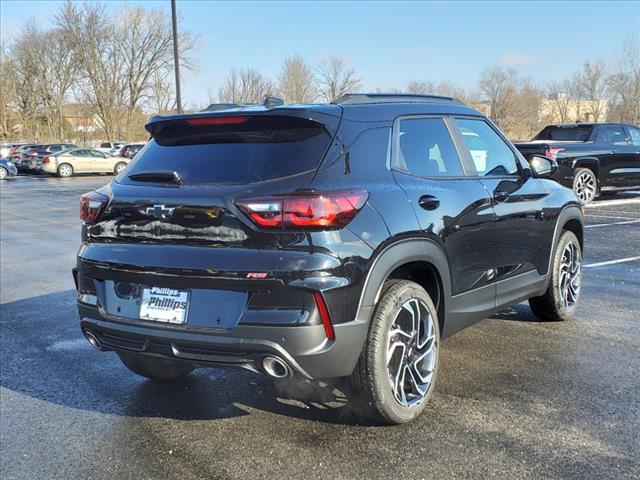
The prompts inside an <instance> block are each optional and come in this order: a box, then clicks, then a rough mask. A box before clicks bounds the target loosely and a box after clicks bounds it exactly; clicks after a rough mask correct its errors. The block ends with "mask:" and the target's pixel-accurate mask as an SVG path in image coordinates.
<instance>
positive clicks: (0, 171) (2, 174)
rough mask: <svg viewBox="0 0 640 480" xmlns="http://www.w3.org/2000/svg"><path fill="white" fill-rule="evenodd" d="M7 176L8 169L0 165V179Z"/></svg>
mask: <svg viewBox="0 0 640 480" xmlns="http://www.w3.org/2000/svg"><path fill="white" fill-rule="evenodd" d="M8 177H9V170H7V169H6V168H4V167H0V180H4V179H5V178H8Z"/></svg>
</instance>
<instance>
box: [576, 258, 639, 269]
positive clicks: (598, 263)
mask: <svg viewBox="0 0 640 480" xmlns="http://www.w3.org/2000/svg"><path fill="white" fill-rule="evenodd" d="M636 260H640V256H637V257H627V258H619V259H617V260H609V261H608V262H596V263H590V264H588V265H585V266H584V268H590V267H604V266H606V265H615V264H617V263H626V262H635V261H636Z"/></svg>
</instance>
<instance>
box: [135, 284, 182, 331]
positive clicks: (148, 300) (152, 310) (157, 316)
mask: <svg viewBox="0 0 640 480" xmlns="http://www.w3.org/2000/svg"><path fill="white" fill-rule="evenodd" d="M188 310H189V292H188V291H186V290H174V289H172V288H161V287H151V288H144V289H143V290H142V304H141V305H140V319H142V320H154V321H156V322H165V323H176V324H180V323H186V322H187V311H188Z"/></svg>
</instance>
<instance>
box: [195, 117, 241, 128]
mask: <svg viewBox="0 0 640 480" xmlns="http://www.w3.org/2000/svg"><path fill="white" fill-rule="evenodd" d="M247 120H249V117H248V116H246V115H235V116H231V117H193V118H185V119H184V121H185V122H186V123H187V125H190V126H192V127H201V126H206V125H234V124H239V123H244V122H246V121H247Z"/></svg>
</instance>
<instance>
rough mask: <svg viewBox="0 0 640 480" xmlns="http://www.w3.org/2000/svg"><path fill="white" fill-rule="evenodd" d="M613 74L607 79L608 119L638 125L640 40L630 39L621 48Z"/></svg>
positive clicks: (639, 117) (639, 108) (639, 120)
mask: <svg viewBox="0 0 640 480" xmlns="http://www.w3.org/2000/svg"><path fill="white" fill-rule="evenodd" d="M614 68H615V73H613V74H611V75H610V76H609V77H608V79H607V85H608V89H609V91H610V92H611V94H612V112H611V114H610V118H611V119H612V120H618V121H622V122H631V123H634V124H636V125H637V124H638V123H640V39H639V38H638V37H630V38H628V39H627V40H625V42H624V44H623V46H622V54H621V55H620V58H618V60H617V61H616V63H615V64H614Z"/></svg>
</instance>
